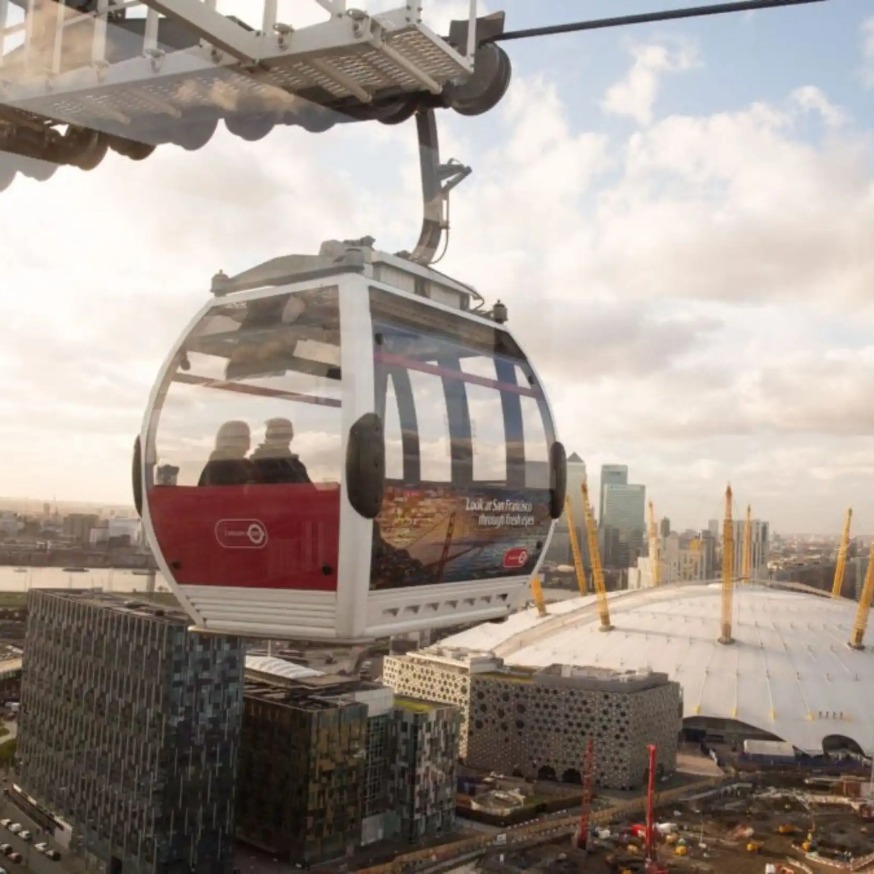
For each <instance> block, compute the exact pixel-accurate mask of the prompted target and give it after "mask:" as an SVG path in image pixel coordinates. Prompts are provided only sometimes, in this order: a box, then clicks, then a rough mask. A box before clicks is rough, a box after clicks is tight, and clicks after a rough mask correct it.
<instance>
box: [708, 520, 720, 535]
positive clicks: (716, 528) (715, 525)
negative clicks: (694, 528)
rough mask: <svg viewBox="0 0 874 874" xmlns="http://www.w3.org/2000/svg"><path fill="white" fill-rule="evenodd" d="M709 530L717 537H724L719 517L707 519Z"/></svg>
mask: <svg viewBox="0 0 874 874" xmlns="http://www.w3.org/2000/svg"><path fill="white" fill-rule="evenodd" d="M707 530H708V531H709V532H710V533H711V534H712V535H713V536H714V537H716V538H719V537H722V523H721V522H720V521H719V519H709V520H708V521H707Z"/></svg>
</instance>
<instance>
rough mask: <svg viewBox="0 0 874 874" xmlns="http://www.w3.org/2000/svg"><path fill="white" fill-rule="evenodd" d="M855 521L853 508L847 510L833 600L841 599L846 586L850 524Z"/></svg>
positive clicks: (833, 584)
mask: <svg viewBox="0 0 874 874" xmlns="http://www.w3.org/2000/svg"><path fill="white" fill-rule="evenodd" d="M852 521H853V508H852V507H850V509H849V510H847V518H846V521H845V522H844V533H843V534H842V535H841V545H840V548H839V549H838V563H837V564H836V565H835V581H834V583H832V598H840V597H841V589H842V588H843V585H844V570H845V569H846V567H847V548H848V547H849V545H850V522H852Z"/></svg>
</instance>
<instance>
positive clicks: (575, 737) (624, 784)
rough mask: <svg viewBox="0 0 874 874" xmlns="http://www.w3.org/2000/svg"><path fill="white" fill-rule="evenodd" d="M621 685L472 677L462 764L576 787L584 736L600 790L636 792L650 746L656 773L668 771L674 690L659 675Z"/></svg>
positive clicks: (676, 719) (533, 676) (672, 762)
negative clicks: (590, 747) (590, 748)
mask: <svg viewBox="0 0 874 874" xmlns="http://www.w3.org/2000/svg"><path fill="white" fill-rule="evenodd" d="M623 685H625V684H623V683H622V682H621V681H616V682H610V680H607V679H602V680H597V679H594V680H592V681H590V682H586V681H585V679H583V678H578V677H561V676H557V675H555V676H550V675H548V674H546V673H543V672H537V673H534V672H531V673H529V674H528V675H526V674H525V673H522V672H515V671H510V672H508V673H507V674H484V675H479V676H475V677H474V678H473V683H472V690H471V691H472V703H471V712H470V736H469V738H468V754H467V763H468V765H470V766H471V767H474V768H482V769H483V770H489V771H492V770H494V771H498V772H499V773H503V774H513V773H516V774H521V775H522V776H524V777H526V778H529V779H546V780H563V781H565V782H572V783H576V782H579V781H580V773H581V762H582V759H583V753H584V749H585V744H586V741H587V740H588V738H590V737H591V738H592V739H593V740H594V748H595V782H596V784H597V785H599V786H603V787H605V788H610V789H634V788H638V787H639V786H641V785H642V784H643V782H644V780H645V777H646V771H647V767H648V762H647V745H648V744H651V743H654V744H655V745H656V750H657V764H658V767H659V768H660V769H661V770H662V771H665V772H670V771H673V770H674V768H675V767H676V761H677V739H678V735H679V732H680V728H681V724H682V720H681V708H682V702H681V698H680V687H679V686H678V685H677V684H676V683H670V682H668V681H667V678H666V677H664V676H661V677H654V678H652V679H651V680H650V681H649V682H647V681H646V680H643V679H642V680H641V681H638V682H635V681H633V680H632V681H629V682H628V683H627V686H626V687H625V688H623ZM611 686H612V687H613V688H611Z"/></svg>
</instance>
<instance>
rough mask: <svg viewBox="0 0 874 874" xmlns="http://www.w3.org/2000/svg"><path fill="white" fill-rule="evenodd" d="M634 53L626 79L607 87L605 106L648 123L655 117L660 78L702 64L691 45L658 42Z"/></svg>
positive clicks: (614, 111)
mask: <svg viewBox="0 0 874 874" xmlns="http://www.w3.org/2000/svg"><path fill="white" fill-rule="evenodd" d="M631 54H632V57H633V58H634V63H633V64H632V65H631V68H630V69H629V71H628V73H627V74H626V76H625V78H624V79H622V80H620V81H619V82H616V83H615V84H613V85H611V86H610V88H608V89H607V93H606V94H605V95H604V98H603V100H602V101H601V107H602V108H603V109H604V111H605V112H609V113H612V114H613V115H620V116H627V117H629V118H632V119H634V120H635V121H636V122H637V123H638V124H639V125H641V126H646V125H648V124H650V123H651V122H652V119H653V107H654V105H655V101H656V97H657V96H658V90H659V79H660V77H661V76H662V75H663V74H664V73H677V72H681V71H684V70H689V69H692V68H693V67H695V66H698V65H699V64H700V59H699V56H698V52H697V50H696V49H695V48H693V47H692V46H689V45H680V46H678V47H676V48H670V47H668V46H667V45H664V44H655V43H651V44H647V45H638V46H635V47H634V48H633V49H632V50H631Z"/></svg>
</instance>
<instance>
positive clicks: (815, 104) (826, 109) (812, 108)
mask: <svg viewBox="0 0 874 874" xmlns="http://www.w3.org/2000/svg"><path fill="white" fill-rule="evenodd" d="M791 99H792V100H794V101H795V103H797V104H798V106H799V107H800V108H801V109H803V110H805V111H807V112H816V113H819V115H820V116H821V117H822V120H823V121H824V122H825V123H826V125H828V127H831V128H839V127H843V125H844V124H846V121H847V117H846V115H845V114H844V113H843V112H842V111H841V110H840V109H838V108H837V107H836V106H835V105H834V104H832V103H831V102H830V101H829V100H828V98H827V97H826V96H825V94H824V93H823V92H822V90H821V89H819V88H817V87H816V86H814V85H805V86H804V87H803V88H796V89H795V90H794V91H793V92H792V94H791Z"/></svg>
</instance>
